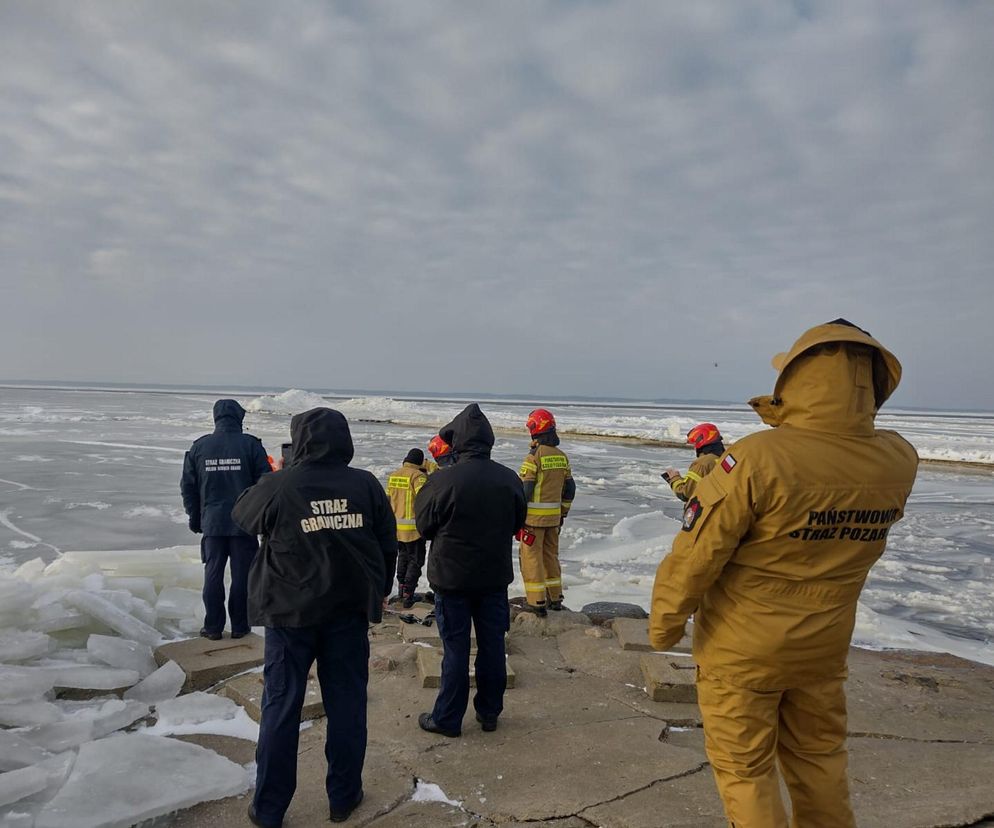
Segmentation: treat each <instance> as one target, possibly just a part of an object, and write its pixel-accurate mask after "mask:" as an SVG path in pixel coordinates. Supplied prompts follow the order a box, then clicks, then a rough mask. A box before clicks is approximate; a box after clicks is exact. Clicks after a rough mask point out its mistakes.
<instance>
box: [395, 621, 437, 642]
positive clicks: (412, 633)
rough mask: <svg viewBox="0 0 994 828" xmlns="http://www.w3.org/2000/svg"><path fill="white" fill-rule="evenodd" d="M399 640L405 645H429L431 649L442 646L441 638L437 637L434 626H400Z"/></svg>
mask: <svg viewBox="0 0 994 828" xmlns="http://www.w3.org/2000/svg"><path fill="white" fill-rule="evenodd" d="M400 638H401V641H404V642H405V643H407V644H414V643H416V642H423V643H425V644H431V645H432V646H433V647H441V646H442V637H441V636H440V635H439V632H438V627H436V626H435V625H434V624H433V625H432V626H430V627H424V626H422V625H421V624H401V625H400Z"/></svg>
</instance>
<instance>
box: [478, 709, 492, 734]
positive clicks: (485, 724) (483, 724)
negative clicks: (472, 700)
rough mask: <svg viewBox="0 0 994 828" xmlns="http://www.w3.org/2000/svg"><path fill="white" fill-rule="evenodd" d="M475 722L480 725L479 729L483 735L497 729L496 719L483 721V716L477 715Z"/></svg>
mask: <svg viewBox="0 0 994 828" xmlns="http://www.w3.org/2000/svg"><path fill="white" fill-rule="evenodd" d="M476 720H477V721H478V722H479V723H480V729H481V730H483V731H484V732H485V733H493V732H494V731H495V730H496V729H497V720H496V719H484V718H483V716H481V715H480V714H479V713H477V714H476Z"/></svg>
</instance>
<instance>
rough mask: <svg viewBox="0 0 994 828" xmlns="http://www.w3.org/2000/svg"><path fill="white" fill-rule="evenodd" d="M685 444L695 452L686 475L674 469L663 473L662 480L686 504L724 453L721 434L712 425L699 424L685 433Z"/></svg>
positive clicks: (716, 427)
mask: <svg viewBox="0 0 994 828" xmlns="http://www.w3.org/2000/svg"><path fill="white" fill-rule="evenodd" d="M687 442H688V443H690V445H692V446H693V447H694V450H695V451H696V452H697V459H696V460H695V461H694V462H693V463H691V464H690V468H689V469H687V473H686V474H680V472H679V471H677V470H676V469H667V470H666V471H665V472H663V480H665V481H666V482H667V483H669V484H670V488H671V489H672V490H673V494H675V495H676V496H677V497H678V498H680V500H682V501H683V502H684V503H686V502H687V501H688V500H690V498H691V497H693V496H694V491H695V490H696V489H697V485H698V484H699V483H700V482H701V481H702V480H703V479H704V478H705V477H707V476H708V475H709V474H710V473H711V470H712V469H713V468H714V464H715V463H716V462H718V458H719V457H721V455H723V454H724V453H725V444H724V442H722V439H721V432H720V431H718V426H716V425H715V424H714V423H699V424H698V425H695V426H694V427H693V428H692V429H690V431H688V432H687Z"/></svg>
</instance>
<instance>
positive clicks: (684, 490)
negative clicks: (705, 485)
mask: <svg viewBox="0 0 994 828" xmlns="http://www.w3.org/2000/svg"><path fill="white" fill-rule="evenodd" d="M717 462H718V455H716V454H702V455H701V456H700V457H698V458H697V459H696V460H695V461H694V462H693V463H691V464H690V468H689V469H687V473H686V474H684V475H682V476H680V477H671V478H670V479H669V481H668V482H669V484H670V488H671V489H672V490H673V494H675V495H676V496H677V497H678V498H680V500H682V501H683V502H684V503H686V502H687V501H688V500H690V498H691V497H693V496H694V492H695V491H697V484H698V483H700V482H701V481H702V480H703V479H704V478H705V477H707V476H708V475H709V474H710V473H711V470H712V469H713V468H714V465H715V463H717Z"/></svg>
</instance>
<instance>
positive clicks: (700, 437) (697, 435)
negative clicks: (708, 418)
mask: <svg viewBox="0 0 994 828" xmlns="http://www.w3.org/2000/svg"><path fill="white" fill-rule="evenodd" d="M720 439H721V432H720V431H718V426H716V425H715V424H714V423H698V424H697V425H695V426H694V427H693V428H692V429H690V431H688V432H687V442H688V443H690V445H692V446H693V447H694V448H695V449H702V448H704V446H710V445H711V444H712V443H717V442H718V441H719V440H720Z"/></svg>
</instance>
